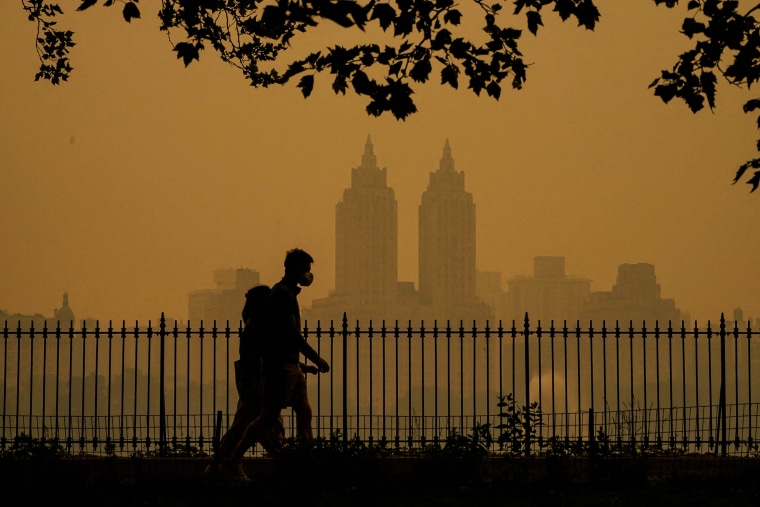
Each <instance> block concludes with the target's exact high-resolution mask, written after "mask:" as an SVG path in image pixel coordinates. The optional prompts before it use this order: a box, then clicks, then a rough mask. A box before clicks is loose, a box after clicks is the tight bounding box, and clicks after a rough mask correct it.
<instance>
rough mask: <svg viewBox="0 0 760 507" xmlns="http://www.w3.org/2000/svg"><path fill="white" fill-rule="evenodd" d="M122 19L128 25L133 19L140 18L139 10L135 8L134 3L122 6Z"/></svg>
mask: <svg viewBox="0 0 760 507" xmlns="http://www.w3.org/2000/svg"><path fill="white" fill-rule="evenodd" d="M122 14H123V15H124V19H125V20H126V21H127V23H129V22H130V21H132V19H133V18H138V19H139V18H140V9H138V8H137V4H136V3H135V2H127V3H126V4H125V5H124V11H123V12H122Z"/></svg>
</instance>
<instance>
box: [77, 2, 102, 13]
mask: <svg viewBox="0 0 760 507" xmlns="http://www.w3.org/2000/svg"><path fill="white" fill-rule="evenodd" d="M96 3H98V0H82V3H81V4H80V5H79V7H77V10H78V11H83V10H85V9H89V8H90V7H92V6H93V5H95V4H96Z"/></svg>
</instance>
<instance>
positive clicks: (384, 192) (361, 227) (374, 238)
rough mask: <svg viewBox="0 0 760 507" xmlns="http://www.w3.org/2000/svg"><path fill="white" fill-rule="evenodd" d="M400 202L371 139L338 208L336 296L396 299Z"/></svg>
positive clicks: (366, 301) (382, 301) (372, 301)
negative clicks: (388, 181) (378, 159)
mask: <svg viewBox="0 0 760 507" xmlns="http://www.w3.org/2000/svg"><path fill="white" fill-rule="evenodd" d="M397 282H398V203H397V202H396V196H395V193H394V191H393V189H392V188H390V187H389V186H388V183H387V169H386V168H385V167H383V168H382V169H380V168H379V167H378V166H377V159H376V157H375V153H374V150H373V147H372V139H371V138H370V137H369V136H367V142H366V144H365V145H364V155H362V161H361V165H360V166H359V167H355V168H353V169H351V187H350V188H347V189H345V190H344V191H343V200H342V201H340V202H339V203H338V204H337V205H336V207H335V295H336V296H338V297H340V298H348V299H350V300H352V301H354V302H357V303H359V304H362V305H386V304H389V303H390V302H392V301H394V300H395V299H396V292H397Z"/></svg>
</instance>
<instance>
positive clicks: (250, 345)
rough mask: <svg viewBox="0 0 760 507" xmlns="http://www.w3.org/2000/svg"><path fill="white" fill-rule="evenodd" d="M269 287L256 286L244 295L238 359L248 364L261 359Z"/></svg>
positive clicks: (267, 311) (267, 312) (267, 314)
mask: <svg viewBox="0 0 760 507" xmlns="http://www.w3.org/2000/svg"><path fill="white" fill-rule="evenodd" d="M270 290H271V289H270V287H269V286H268V285H256V286H255V287H252V288H251V289H249V290H248V292H246V293H245V304H244V305H243V311H242V316H243V325H244V327H243V335H242V337H241V338H240V359H242V360H244V361H246V362H249V361H253V360H256V359H260V358H261V354H262V352H263V350H262V348H263V343H262V342H263V340H264V336H265V335H266V329H267V318H268V316H269V310H268V303H269V292H270Z"/></svg>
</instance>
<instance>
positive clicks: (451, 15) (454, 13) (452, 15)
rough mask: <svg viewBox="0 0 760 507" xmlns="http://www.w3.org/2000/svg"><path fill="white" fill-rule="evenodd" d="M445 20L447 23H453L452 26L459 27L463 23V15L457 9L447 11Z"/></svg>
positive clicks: (444, 16)
mask: <svg viewBox="0 0 760 507" xmlns="http://www.w3.org/2000/svg"><path fill="white" fill-rule="evenodd" d="M443 20H444V21H445V22H446V23H451V24H452V25H458V24H459V23H460V22H461V21H462V13H461V12H459V11H458V10H456V9H451V10H450V11H447V12H446V14H444V15H443Z"/></svg>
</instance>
